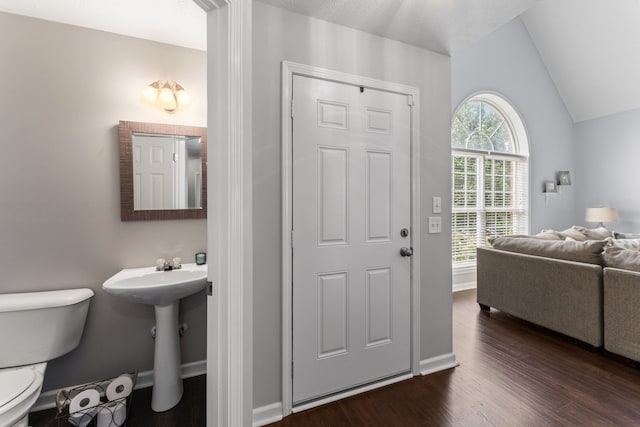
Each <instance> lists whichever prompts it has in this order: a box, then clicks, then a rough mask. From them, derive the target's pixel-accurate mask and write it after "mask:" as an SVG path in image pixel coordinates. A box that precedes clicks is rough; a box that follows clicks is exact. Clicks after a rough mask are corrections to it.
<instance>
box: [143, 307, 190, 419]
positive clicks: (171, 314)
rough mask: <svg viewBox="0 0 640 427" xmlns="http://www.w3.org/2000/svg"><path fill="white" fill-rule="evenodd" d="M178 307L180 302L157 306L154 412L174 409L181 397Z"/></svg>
mask: <svg viewBox="0 0 640 427" xmlns="http://www.w3.org/2000/svg"><path fill="white" fill-rule="evenodd" d="M178 305H179V301H175V302H173V303H172V304H169V305H165V306H159V305H156V306H154V310H155V313H156V344H155V355H154V358H153V389H152V392H151V409H153V410H154V411H155V412H162V411H166V410H169V409H171V408H173V407H174V406H176V405H177V404H178V402H180V399H181V398H182V391H183V390H182V378H181V376H180V369H181V368H180V334H179V332H178Z"/></svg>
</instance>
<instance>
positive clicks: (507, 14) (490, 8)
mask: <svg viewBox="0 0 640 427" xmlns="http://www.w3.org/2000/svg"><path fill="white" fill-rule="evenodd" d="M260 1H261V2H263V3H267V4H271V5H273V6H277V7H280V8H282V9H288V10H291V11H294V12H297V13H300V14H303V15H307V16H313V17H315V18H319V19H322V20H325V21H329V22H333V23H335V24H340V25H344V26H347V27H351V28H355V29H358V30H362V31H366V32H368V33H372V34H377V35H380V36H384V37H387V38H391V39H395V40H399V41H402V42H405V43H409V44H413V45H416V46H420V47H424V48H426V49H430V50H432V51H435V52H440V53H444V54H450V53H451V52H453V51H455V49H457V48H459V47H462V46H465V45H468V44H470V43H473V42H475V41H477V40H479V39H480V38H482V37H483V36H485V35H487V34H489V33H490V32H492V31H494V30H495V29H497V28H498V27H500V26H501V25H503V24H505V23H507V22H509V21H510V20H512V19H513V18H515V17H516V16H518V15H519V14H521V13H522V12H524V11H525V10H527V9H528V8H529V7H531V5H533V4H534V3H536V2H537V1H538V0H481V1H479V0H260Z"/></svg>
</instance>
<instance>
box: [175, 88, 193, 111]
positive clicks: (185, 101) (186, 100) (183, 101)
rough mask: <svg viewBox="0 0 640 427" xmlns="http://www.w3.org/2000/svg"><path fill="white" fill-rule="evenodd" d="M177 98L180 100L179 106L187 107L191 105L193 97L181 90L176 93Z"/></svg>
mask: <svg viewBox="0 0 640 427" xmlns="http://www.w3.org/2000/svg"><path fill="white" fill-rule="evenodd" d="M176 98H177V99H178V105H179V106H180V107H186V106H187V105H189V104H190V103H191V97H190V96H189V94H188V93H187V91H186V90H184V89H180V90H179V91H177V92H176Z"/></svg>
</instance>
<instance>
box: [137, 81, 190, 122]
mask: <svg viewBox="0 0 640 427" xmlns="http://www.w3.org/2000/svg"><path fill="white" fill-rule="evenodd" d="M142 98H143V99H144V100H145V101H146V102H149V103H150V104H154V105H155V106H156V107H158V108H162V109H163V110H164V111H166V112H167V113H170V114H171V113H175V112H176V111H177V110H178V108H183V107H186V106H188V105H189V104H190V103H191V98H190V97H189V95H188V94H187V92H186V91H185V90H184V88H183V87H182V86H181V85H180V84H179V83H177V82H173V81H160V80H156V81H155V82H153V83H150V84H149V85H148V86H146V87H145V88H144V89H142Z"/></svg>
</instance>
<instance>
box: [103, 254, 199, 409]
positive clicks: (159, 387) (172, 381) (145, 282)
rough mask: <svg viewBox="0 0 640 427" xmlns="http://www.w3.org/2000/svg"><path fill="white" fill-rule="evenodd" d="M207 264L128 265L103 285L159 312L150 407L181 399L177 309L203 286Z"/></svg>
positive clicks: (170, 405) (166, 405) (159, 406)
mask: <svg viewBox="0 0 640 427" xmlns="http://www.w3.org/2000/svg"><path fill="white" fill-rule="evenodd" d="M206 283H207V266H206V265H196V264H182V268H181V269H179V270H171V271H156V268H155V267H143V268H126V269H124V270H122V271H120V272H119V273H116V274H115V275H114V276H112V277H111V278H109V279H108V280H107V281H106V282H104V283H103V284H102V289H104V290H105V292H107V293H109V294H111V295H114V296H116V297H118V298H122V299H124V300H126V301H129V302H137V303H142V304H152V305H153V306H154V312H155V315H156V334H155V340H156V342H155V353H154V359H153V390H152V392H151V409H153V410H154V411H156V412H162V411H166V410H168V409H171V408H173V407H174V406H175V405H177V404H178V402H180V399H181V398H182V390H183V389H182V378H181V376H180V370H181V366H180V359H181V357H180V335H179V333H178V328H179V326H178V310H179V302H180V299H181V298H184V297H186V296H189V295H191V294H195V293H196V292H198V291H200V290H201V289H204V287H205V285H206Z"/></svg>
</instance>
